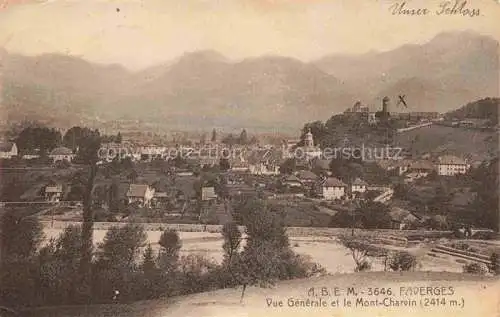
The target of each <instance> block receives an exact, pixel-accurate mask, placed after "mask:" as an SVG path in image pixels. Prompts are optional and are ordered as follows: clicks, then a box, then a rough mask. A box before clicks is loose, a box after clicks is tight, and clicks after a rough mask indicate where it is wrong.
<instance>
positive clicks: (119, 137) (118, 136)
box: [115, 132, 122, 143]
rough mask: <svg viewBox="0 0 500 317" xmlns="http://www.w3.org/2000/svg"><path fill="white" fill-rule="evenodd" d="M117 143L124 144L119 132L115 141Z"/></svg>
mask: <svg viewBox="0 0 500 317" xmlns="http://www.w3.org/2000/svg"><path fill="white" fill-rule="evenodd" d="M115 141H116V143H122V134H121V133H120V132H118V134H117V135H116V139H115Z"/></svg>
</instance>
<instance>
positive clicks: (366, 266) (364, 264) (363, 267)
mask: <svg viewBox="0 0 500 317" xmlns="http://www.w3.org/2000/svg"><path fill="white" fill-rule="evenodd" d="M371 269H372V264H371V263H370V262H368V260H363V261H361V262H360V263H359V264H358V265H357V266H356V268H355V269H354V272H365V271H369V270H371Z"/></svg>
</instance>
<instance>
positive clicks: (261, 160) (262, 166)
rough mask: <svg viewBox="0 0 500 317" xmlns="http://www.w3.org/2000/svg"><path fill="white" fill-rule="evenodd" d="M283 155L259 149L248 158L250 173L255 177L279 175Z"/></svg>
mask: <svg viewBox="0 0 500 317" xmlns="http://www.w3.org/2000/svg"><path fill="white" fill-rule="evenodd" d="M282 156H283V154H282V153H281V152H279V151H276V150H274V149H264V150H262V149H259V150H254V151H252V152H251V154H250V156H249V157H248V162H249V166H248V167H249V171H250V173H251V174H253V175H279V173H280V166H279V165H280V161H281V159H282Z"/></svg>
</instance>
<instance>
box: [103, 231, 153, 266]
mask: <svg viewBox="0 0 500 317" xmlns="http://www.w3.org/2000/svg"><path fill="white" fill-rule="evenodd" d="M145 242H146V233H145V232H144V229H143V228H142V226H140V225H137V224H132V223H128V224H126V225H125V226H123V227H118V226H114V227H111V228H110V229H109V230H108V231H107V232H106V235H105V236H104V240H103V242H102V243H101V244H100V245H99V250H98V253H97V260H98V261H101V262H105V263H107V264H108V265H109V266H117V267H127V268H133V267H134V266H135V259H136V257H137V255H138V254H139V251H140V248H141V247H143V246H144V245H145Z"/></svg>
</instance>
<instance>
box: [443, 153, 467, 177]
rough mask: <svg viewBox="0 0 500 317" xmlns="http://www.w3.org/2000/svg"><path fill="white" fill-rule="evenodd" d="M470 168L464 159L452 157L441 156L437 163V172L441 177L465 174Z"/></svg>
mask: <svg viewBox="0 0 500 317" xmlns="http://www.w3.org/2000/svg"><path fill="white" fill-rule="evenodd" d="M469 167H470V165H469V164H467V162H466V161H465V160H464V159H461V158H459V157H456V156H452V155H445V156H441V157H439V158H438V161H437V172H438V175H441V176H454V175H458V174H465V173H466V172H467V171H468V170H469Z"/></svg>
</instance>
